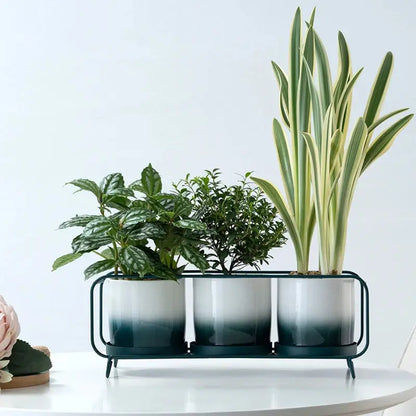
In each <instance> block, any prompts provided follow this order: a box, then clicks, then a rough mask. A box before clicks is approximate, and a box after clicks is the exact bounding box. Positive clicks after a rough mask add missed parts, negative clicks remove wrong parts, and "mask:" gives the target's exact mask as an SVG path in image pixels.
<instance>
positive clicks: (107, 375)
mask: <svg viewBox="0 0 416 416" xmlns="http://www.w3.org/2000/svg"><path fill="white" fill-rule="evenodd" d="M112 365H113V358H112V357H108V360H107V369H106V371H105V376H106V377H107V378H108V377H110V373H111V366H112Z"/></svg>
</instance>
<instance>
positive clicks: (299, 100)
mask: <svg viewBox="0 0 416 416" xmlns="http://www.w3.org/2000/svg"><path fill="white" fill-rule="evenodd" d="M314 15H315V10H314V12H313V13H312V17H311V19H310V20H309V22H308V24H307V30H306V36H305V37H304V38H303V36H302V27H301V26H302V25H301V21H302V19H301V12H300V9H299V8H298V9H297V11H296V14H295V17H294V21H293V25H292V31H291V39H290V59H289V72H288V74H287V75H286V74H285V73H284V71H283V70H282V69H281V68H280V67H279V66H278V65H277V64H275V63H274V62H273V63H272V64H273V69H274V71H275V74H276V77H277V81H278V84H279V87H280V110H281V116H282V121H278V120H277V119H275V120H273V131H274V137H275V144H276V148H277V154H278V159H279V162H280V170H281V174H282V179H283V183H284V188H285V194H286V197H285V196H284V194H283V193H282V192H281V191H279V190H278V189H277V188H276V187H275V186H274V185H273V184H272V183H271V182H270V181H267V180H264V179H260V178H253V180H254V181H255V182H256V183H257V184H258V185H259V186H260V187H262V189H263V190H264V192H265V193H266V194H267V195H268V196H269V198H270V199H271V201H273V203H274V204H275V206H276V207H277V209H278V210H279V213H280V215H281V217H282V219H283V221H284V222H285V224H286V227H287V229H288V232H289V235H290V237H291V239H292V241H293V244H294V247H295V251H296V257H297V271H296V273H294V276H293V278H290V279H281V280H280V281H279V299H278V304H279V309H278V334H279V345H280V347H279V348H280V351H283V352H286V353H293V354H295V355H297V354H302V351H306V353H310V351H313V352H312V353H313V354H319V353H320V351H322V353H323V354H325V355H328V354H330V353H331V352H330V351H331V350H330V349H328V348H326V349H321V350H319V348H316V349H314V350H313V349H312V350H309V349H308V347H322V346H324V347H334V349H333V351H334V354H338V353H339V351H340V350H339V348H337V347H339V346H351V345H354V287H353V283H352V280H351V279H344V278H342V271H343V260H344V252H345V242H346V235H347V222H348V214H349V210H350V206H351V202H352V199H353V195H354V191H355V188H356V185H357V181H358V179H359V177H360V176H361V174H362V173H363V172H364V171H365V170H366V169H367V168H368V167H369V166H370V165H371V164H372V163H373V162H374V161H375V160H376V159H377V158H378V157H380V156H381V155H382V154H383V153H385V152H386V151H387V150H388V149H389V148H390V146H391V145H392V143H393V140H394V139H395V137H396V136H397V134H398V133H399V132H400V131H401V130H402V129H403V128H404V127H405V126H406V124H407V123H408V122H409V121H410V119H411V118H412V117H413V115H412V114H410V115H406V116H404V117H402V118H400V119H399V120H397V121H395V122H394V123H393V124H390V125H388V126H387V127H384V129H383V130H381V131H380V127H382V126H384V125H385V122H386V121H388V120H390V118H391V117H393V116H395V115H397V114H399V113H402V112H404V111H406V110H407V109H406V108H405V109H400V110H397V111H393V112H391V113H389V114H386V115H383V116H380V109H381V105H382V101H383V98H384V96H385V94H386V91H387V84H388V81H389V78H390V76H391V71H392V64H393V56H392V53H391V52H388V53H387V54H386V56H385V58H384V60H383V62H382V64H381V67H380V69H379V71H378V74H377V76H376V79H375V81H374V84H373V87H372V89H371V92H370V94H369V98H368V101H367V105H366V107H365V110H364V113H363V115H362V117H359V118H358V120H357V121H356V122H355V123H354V127H353V128H352V129H349V128H348V127H349V121H350V112H351V107H352V98H351V96H352V91H353V87H354V85H355V83H356V81H357V79H358V77H359V75H360V73H361V71H362V69H360V70H359V71H358V72H356V73H355V74H354V73H353V71H352V68H351V59H350V54H349V50H348V46H347V42H346V41H345V38H344V36H343V34H342V33H341V32H339V35H338V42H339V71H338V77H337V79H336V81H335V82H333V81H332V77H331V71H330V66H329V63H328V57H327V54H326V51H325V47H324V45H323V43H322V41H321V40H320V38H319V36H318V34H317V33H316V31H315V29H314ZM285 130H288V131H289V132H290V137H291V140H289V139H288V137H287V135H286V132H285ZM290 142H291V144H289V143H290ZM315 223H317V226H318V237H319V271H318V272H310V271H309V270H310V269H309V265H308V259H309V251H310V242H311V238H312V234H313V230H314V227H315ZM308 273H317V274H319V275H324V276H334V277H338V278H337V279H335V278H334V279H298V278H296V276H295V275H296V274H297V275H305V274H308ZM304 347H306V349H303V348H304Z"/></svg>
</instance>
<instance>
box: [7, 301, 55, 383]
mask: <svg viewBox="0 0 416 416" xmlns="http://www.w3.org/2000/svg"><path fill="white" fill-rule="evenodd" d="M19 334H20V324H19V320H18V318H17V314H16V312H15V310H14V309H13V307H12V306H11V305H9V304H8V303H7V302H6V301H5V300H4V298H3V297H2V296H0V387H1V386H2V385H3V384H4V383H9V382H10V381H12V378H13V377H15V376H25V375H33V374H39V373H43V372H45V371H47V370H49V369H50V368H51V367H52V363H51V361H50V359H49V356H48V355H47V354H46V353H45V352H44V351H42V350H40V349H41V348H42V347H35V348H32V347H31V346H30V345H29V344H28V343H27V342H25V341H22V340H21V339H18V338H17V337H18V336H19Z"/></svg>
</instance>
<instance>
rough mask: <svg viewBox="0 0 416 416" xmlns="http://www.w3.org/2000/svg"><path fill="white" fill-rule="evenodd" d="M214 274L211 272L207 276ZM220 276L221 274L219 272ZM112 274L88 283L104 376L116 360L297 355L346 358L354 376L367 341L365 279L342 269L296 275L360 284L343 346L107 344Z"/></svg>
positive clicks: (275, 274) (282, 274)
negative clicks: (355, 328) (354, 332)
mask: <svg viewBox="0 0 416 416" xmlns="http://www.w3.org/2000/svg"><path fill="white" fill-rule="evenodd" d="M212 274H214V275H215V274H217V273H215V272H214V273H212V272H210V275H212ZM218 275H219V276H220V275H221V274H220V273H218ZM114 277H115V276H114V275H113V274H108V275H106V276H102V277H100V278H98V279H97V280H96V281H95V282H94V283H93V284H92V286H91V290H90V340H91V345H92V348H93V350H94V351H95V352H96V353H97V354H98V355H99V356H101V357H104V358H106V359H107V368H106V377H107V378H108V377H109V375H110V372H111V368H112V366H113V365H114V367H117V364H118V361H119V360H127V359H128V360H131V359H169V358H184V359H192V358H199V359H200V358H264V359H279V358H284V359H288V358H296V359H299V358H301V359H344V360H346V361H347V366H348V370H349V373H350V374H351V377H352V378H355V376H356V373H355V368H354V363H353V359H355V358H358V357H361V356H362V355H363V354H364V353H365V352H366V351H367V349H368V346H369V341H370V323H369V291H368V287H367V284H366V283H365V281H364V280H363V279H362V278H361V277H360V276H359V275H358V274H356V273H354V272H351V271H344V272H343V273H342V275H339V276H331V275H325V276H322V275H296V278H302V279H338V278H340V279H343V278H344V279H345V278H352V279H355V280H357V281H358V283H359V286H360V306H361V308H360V335H359V338H358V340H357V341H356V342H354V343H353V344H350V345H345V346H336V347H319V346H316V347H296V346H295V347H293V351H291V350H290V348H291V347H287V346H280V345H279V343H278V342H276V343H274V345H273V346H270V348H267V347H266V348H265V346H231V347H228V346H224V347H222V346H205V345H196V344H195V342H191V343H185V344H184V345H183V346H180V348H179V349H177V350H172V349H171V348H170V349H165V348H137V347H120V346H115V345H112V344H111V343H109V342H108V341H106V340H105V339H104V335H103V292H104V283H105V281H106V279H111V278H114ZM181 277H182V278H191V279H200V278H202V279H203V278H204V275H203V274H201V273H199V272H185V273H184V274H183V275H182V276H181ZM229 277H233V278H236V279H241V278H250V279H256V278H265V277H267V278H276V279H279V278H291V277H294V276H293V275H291V274H290V272H288V271H261V272H257V271H250V272H244V275H239V274H235V275H232V276H227V278H229ZM97 289H98V335H99V339H100V341H101V343H102V344H103V346H104V347H105V353H103V352H101V351H100V350H99V349H98V348H97V346H96V344H95V336H96V325H95V322H96V319H97V316H96V310H95V309H96V306H95V297H96V290H97Z"/></svg>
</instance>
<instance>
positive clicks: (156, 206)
mask: <svg viewBox="0 0 416 416" xmlns="http://www.w3.org/2000/svg"><path fill="white" fill-rule="evenodd" d="M69 183H70V184H71V185H74V186H76V187H77V188H78V190H86V191H89V192H91V193H92V194H93V195H94V196H95V198H96V200H97V202H98V208H99V215H77V216H75V217H73V218H71V219H70V220H68V221H66V222H64V223H62V224H61V225H60V227H59V228H60V229H64V228H68V227H74V226H80V227H82V232H81V234H79V235H78V236H76V237H75V238H74V239H73V240H72V253H69V254H65V255H64V256H61V257H59V258H58V259H57V260H55V262H54V264H53V270H56V269H57V268H59V267H61V266H63V265H65V264H68V263H70V262H72V261H74V260H76V259H78V258H80V257H81V256H83V255H85V254H86V253H94V254H95V255H98V256H99V257H100V258H101V260H99V261H97V262H95V263H93V264H92V265H90V266H88V267H87V269H86V270H85V271H84V275H85V278H86V279H88V278H90V277H91V276H93V275H96V274H98V273H103V272H105V271H108V270H112V271H113V278H112V279H111V280H110V281H109V284H108V286H109V287H108V292H109V294H110V300H109V302H108V304H109V308H108V309H109V311H108V313H109V321H110V322H109V333H110V344H111V345H113V346H117V347H129V348H135V349H136V350H135V351H136V352H137V353H141V354H145V353H149V354H163V353H168V354H171V353H182V352H185V351H186V343H185V285H184V282H183V279H180V275H181V273H182V271H183V270H184V265H180V264H179V262H180V259H181V258H183V259H184V260H186V261H188V262H189V263H191V264H193V265H194V266H196V267H198V269H200V270H205V269H206V268H208V263H207V260H206V259H205V257H204V255H203V254H202V253H201V251H200V246H201V242H200V240H199V238H198V236H199V234H198V231H200V230H203V229H205V225H204V224H203V223H202V222H200V221H198V220H195V219H192V218H190V215H191V211H192V204H191V201H189V200H188V199H187V198H186V197H185V196H183V195H179V194H175V193H163V192H162V182H161V178H160V175H159V174H158V172H157V171H156V170H155V169H154V168H153V167H152V166H151V165H149V166H147V167H146V168H145V169H143V171H142V173H141V178H140V179H139V180H137V181H135V182H133V183H132V184H131V185H130V186H125V183H124V179H123V176H122V175H121V174H120V173H113V174H110V175H107V176H106V177H105V178H104V179H103V180H102V181H101V184H100V185H98V184H96V183H95V182H93V181H91V180H88V179H77V180H74V181H71V182H69ZM137 194H138V196H137Z"/></svg>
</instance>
